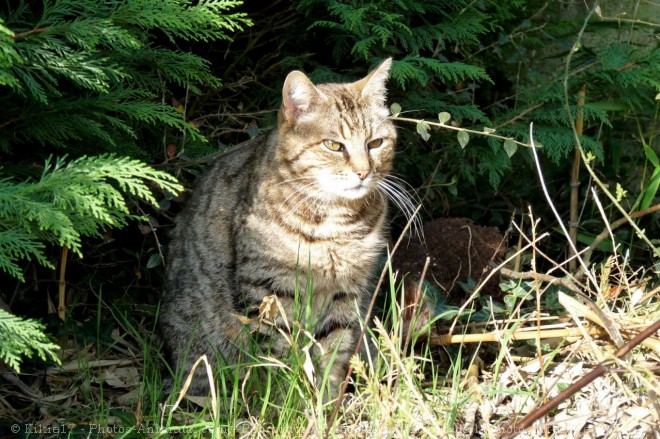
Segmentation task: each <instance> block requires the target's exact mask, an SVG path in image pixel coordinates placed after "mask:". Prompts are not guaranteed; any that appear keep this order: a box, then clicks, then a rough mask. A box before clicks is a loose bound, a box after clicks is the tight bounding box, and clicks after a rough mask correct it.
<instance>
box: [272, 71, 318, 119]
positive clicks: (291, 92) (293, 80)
mask: <svg viewBox="0 0 660 439" xmlns="http://www.w3.org/2000/svg"><path fill="white" fill-rule="evenodd" d="M322 98H323V93H321V92H320V91H319V90H318V89H317V88H316V87H315V86H314V84H312V81H310V80H309V78H308V77H307V76H305V74H304V73H303V72H299V71H298V70H294V71H293V72H291V73H289V75H288V76H287V77H286V80H285V81H284V87H283V88H282V109H283V110H284V111H283V113H284V119H285V120H286V121H287V122H289V123H290V124H295V123H296V122H297V121H299V120H300V118H301V117H303V116H304V115H305V114H307V113H309V112H310V111H311V110H312V108H313V107H314V104H316V103H317V102H318V101H319V100H320V99H322Z"/></svg>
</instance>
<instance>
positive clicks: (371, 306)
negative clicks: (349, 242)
mask: <svg viewBox="0 0 660 439" xmlns="http://www.w3.org/2000/svg"><path fill="white" fill-rule="evenodd" d="M421 208H422V205H421V204H420V205H419V206H417V209H415V211H414V212H413V213H412V215H410V219H409V220H408V222H407V223H406V226H405V227H404V228H403V231H401V235H400V236H399V239H397V241H396V243H395V244H394V247H393V248H392V252H391V253H390V255H389V257H388V258H387V263H386V264H385V266H384V267H383V270H382V271H381V272H380V278H378V283H377V284H376V288H375V289H374V293H373V295H372V296H371V302H370V303H369V308H368V309H367V314H366V316H365V317H364V325H363V327H362V332H360V338H359V339H358V343H357V346H356V347H355V352H354V353H353V355H357V354H358V353H359V352H360V349H361V348H362V341H363V340H364V335H365V333H366V331H367V322H369V319H370V318H371V312H372V311H373V309H374V305H375V304H376V297H377V296H378V290H380V286H381V285H382V284H383V281H384V280H385V275H386V274H387V271H388V269H389V267H390V265H391V262H392V257H393V256H394V253H396V251H397V249H398V248H399V244H401V242H402V241H403V237H404V236H405V235H406V233H407V232H408V230H409V229H410V226H411V225H412V223H413V220H414V219H415V218H416V217H417V214H418V213H419V211H420V209H421ZM352 373H353V367H352V366H350V365H349V366H348V371H347V372H346V376H345V377H344V382H343V384H342V386H341V391H340V392H339V396H338V397H337V402H336V403H335V408H334V410H333V411H332V416H331V417H330V422H329V423H328V425H329V426H330V429H332V424H334V423H335V419H336V418H337V414H338V413H339V407H341V403H342V401H343V400H344V395H345V394H346V388H347V387H348V381H349V378H350V376H351V374H352ZM325 438H326V439H327V438H328V434H327V433H326V434H325Z"/></svg>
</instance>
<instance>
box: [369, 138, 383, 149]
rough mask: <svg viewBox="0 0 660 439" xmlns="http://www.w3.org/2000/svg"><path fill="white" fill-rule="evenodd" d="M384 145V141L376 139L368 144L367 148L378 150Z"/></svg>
mask: <svg viewBox="0 0 660 439" xmlns="http://www.w3.org/2000/svg"><path fill="white" fill-rule="evenodd" d="M382 144H383V139H374V140H371V141H370V142H369V143H367V148H369V149H374V148H378V147H379V146H381V145H382Z"/></svg>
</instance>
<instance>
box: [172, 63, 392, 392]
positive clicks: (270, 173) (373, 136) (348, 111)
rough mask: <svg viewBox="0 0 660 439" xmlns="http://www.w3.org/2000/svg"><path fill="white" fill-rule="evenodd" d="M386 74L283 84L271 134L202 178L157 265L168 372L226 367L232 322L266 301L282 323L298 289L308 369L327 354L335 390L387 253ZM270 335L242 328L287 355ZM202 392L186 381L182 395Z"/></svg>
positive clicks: (237, 334)
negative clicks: (163, 264)
mask: <svg viewBox="0 0 660 439" xmlns="http://www.w3.org/2000/svg"><path fill="white" fill-rule="evenodd" d="M390 65H391V60H389V59H388V60H386V61H385V62H383V63H382V64H381V65H380V66H379V67H378V68H377V69H375V70H374V71H373V72H371V73H370V74H369V75H368V76H367V77H366V78H364V79H362V80H360V81H358V82H355V83H351V84H319V85H313V84H312V83H311V82H310V81H309V79H308V78H307V77H306V76H305V75H304V74H303V73H301V72H297V71H296V72H292V73H290V74H289V75H288V77H287V79H286V81H285V84H284V88H283V92H282V94H283V104H282V108H281V109H280V113H279V123H278V128H277V129H276V130H274V132H273V133H271V135H270V136H269V137H268V138H267V139H265V140H264V141H262V142H260V143H257V144H253V145H251V146H250V147H249V148H242V149H237V150H235V151H233V152H231V153H229V154H228V155H226V156H224V157H223V158H222V159H220V160H219V161H218V162H217V163H216V164H215V165H214V166H213V168H212V169H211V170H210V171H209V172H208V173H207V174H206V175H205V176H204V177H203V178H202V180H201V182H200V184H199V186H198V187H197V188H196V190H195V193H194V195H193V197H192V199H191V200H190V203H189V205H188V206H187V207H186V209H184V211H183V212H182V213H181V214H180V215H179V217H178V218H177V226H176V227H175V230H174V232H173V237H172V241H171V244H170V250H169V254H168V268H167V291H166V294H165V295H164V298H163V303H162V313H161V318H160V324H161V329H162V334H163V336H164V339H165V342H166V345H167V347H168V348H169V351H170V353H171V355H172V359H173V361H174V362H175V363H176V365H177V366H178V367H185V368H186V369H187V370H190V367H191V365H192V364H193V363H194V362H195V361H196V360H197V358H198V357H199V356H200V355H202V354H205V353H206V354H208V355H209V357H210V358H215V357H221V358H224V360H225V361H227V362H229V363H232V362H235V361H236V360H237V357H238V353H239V351H240V350H241V349H245V348H246V347H247V346H246V343H247V341H246V340H247V339H246V334H247V332H249V331H245V328H244V323H242V322H241V320H240V319H237V318H236V315H242V316H246V317H250V318H253V317H256V316H257V315H258V310H259V306H260V305H261V303H262V300H263V299H264V297H266V296H268V295H271V294H275V295H277V296H278V298H279V299H280V301H281V303H282V305H283V308H284V310H285V311H286V313H287V318H288V321H289V322H291V321H293V320H294V316H293V309H294V304H293V301H294V296H295V291H296V289H297V288H298V291H299V294H300V301H301V302H302V303H303V304H304V303H306V302H307V301H309V303H311V309H312V317H313V320H314V322H313V325H312V326H313V327H312V328H307V329H308V330H310V331H311V332H312V333H313V334H314V337H315V338H316V340H317V341H318V343H319V344H320V346H322V347H323V350H321V349H318V348H317V349H316V360H317V362H318V365H319V367H321V368H325V367H327V366H328V359H329V356H330V355H332V354H333V353H334V352H335V350H336V352H337V355H336V359H335V361H334V362H333V364H332V365H331V366H330V367H331V373H330V377H331V384H332V386H333V393H334V391H336V389H337V387H338V386H339V384H340V383H341V381H342V380H343V378H344V375H345V373H346V370H347V367H348V362H349V359H350V356H351V355H352V353H353V351H354V349H355V346H356V343H357V339H358V337H359V333H360V317H361V316H360V314H362V316H364V312H365V308H366V305H367V303H368V300H369V298H370V288H369V287H370V281H371V278H372V275H373V270H374V268H375V267H374V264H375V263H376V260H377V258H378V257H379V255H380V254H381V252H382V250H383V249H384V246H385V242H386V241H385V237H384V231H385V230H384V229H385V219H386V214H387V196H386V194H385V191H384V190H383V185H384V184H386V180H385V178H386V176H387V175H388V173H389V172H390V171H391V169H392V160H393V156H394V144H395V141H396V131H395V128H394V126H393V124H392V122H391V121H390V120H389V119H388V115H389V112H388V110H387V108H386V106H385V93H386V89H385V82H386V80H387V76H388V72H389V68H390ZM330 141H331V142H330ZM338 144H341V147H340V148H339V150H338V151H334V150H333V149H334V148H337V147H338ZM308 270H309V275H310V276H309V277H310V278H311V279H312V282H313V285H312V286H311V289H312V290H313V293H312V295H311V297H307V294H306V291H307V290H308V288H307V285H306V282H307V278H308V276H307V274H308V273H307V272H308ZM296 279H298V282H299V284H300V285H298V286H297V285H296ZM303 306H304V305H303ZM358 310H359V311H358ZM278 325H280V326H282V327H283V323H282V319H281V318H280V319H278ZM270 329H271V330H270V331H268V328H265V327H264V325H260V326H259V327H258V328H252V330H253V331H254V330H257V331H259V332H260V334H259V335H261V337H260V339H261V340H263V341H264V342H268V343H270V345H271V346H272V349H273V350H274V354H275V355H284V354H285V353H286V351H287V350H288V348H289V346H288V345H287V344H286V342H285V340H284V339H283V338H282V337H278V336H277V332H276V331H272V328H270ZM322 352H325V353H322ZM319 376H322V371H321V373H320V375H319ZM207 385H208V384H207V380H206V379H203V378H202V377H201V376H200V377H196V378H195V380H194V381H193V386H192V391H193V392H195V393H203V392H205V391H206V390H207Z"/></svg>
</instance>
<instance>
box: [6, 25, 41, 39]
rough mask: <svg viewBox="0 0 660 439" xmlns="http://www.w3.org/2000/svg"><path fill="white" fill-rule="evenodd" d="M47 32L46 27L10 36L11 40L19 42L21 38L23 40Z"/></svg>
mask: <svg viewBox="0 0 660 439" xmlns="http://www.w3.org/2000/svg"><path fill="white" fill-rule="evenodd" d="M47 30H48V28H47V27H42V28H38V29H32V30H28V31H25V32H19V33H17V34H14V35H12V38H13V39H14V40H20V39H21V38H25V37H28V36H30V35H34V34H40V33H42V32H46V31H47Z"/></svg>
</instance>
